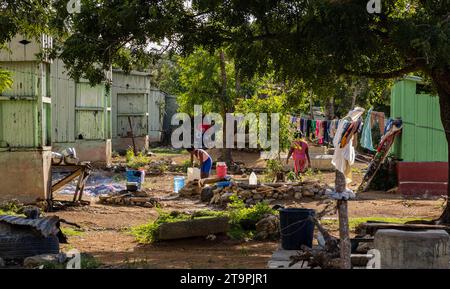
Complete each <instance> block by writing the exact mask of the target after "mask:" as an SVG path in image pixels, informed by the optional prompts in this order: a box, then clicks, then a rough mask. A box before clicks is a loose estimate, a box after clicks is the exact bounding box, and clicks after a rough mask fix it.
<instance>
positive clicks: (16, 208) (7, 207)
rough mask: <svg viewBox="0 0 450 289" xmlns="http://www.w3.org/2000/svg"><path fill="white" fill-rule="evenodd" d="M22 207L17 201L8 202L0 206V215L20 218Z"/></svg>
mask: <svg viewBox="0 0 450 289" xmlns="http://www.w3.org/2000/svg"><path fill="white" fill-rule="evenodd" d="M22 210H23V205H22V204H21V203H20V202H18V201H9V202H5V203H2V204H1V205H0V215H11V216H20V215H22Z"/></svg>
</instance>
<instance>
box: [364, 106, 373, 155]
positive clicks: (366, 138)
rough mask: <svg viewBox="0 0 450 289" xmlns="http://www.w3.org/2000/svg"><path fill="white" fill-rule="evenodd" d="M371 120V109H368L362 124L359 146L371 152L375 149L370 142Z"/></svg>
mask: <svg viewBox="0 0 450 289" xmlns="http://www.w3.org/2000/svg"><path fill="white" fill-rule="evenodd" d="M371 118H372V108H371V109H369V111H368V112H367V116H366V120H365V122H364V127H363V131H362V135H361V146H362V147H363V148H365V149H368V150H369V151H372V152H373V151H375V149H374V148H373V142H372V125H371Z"/></svg>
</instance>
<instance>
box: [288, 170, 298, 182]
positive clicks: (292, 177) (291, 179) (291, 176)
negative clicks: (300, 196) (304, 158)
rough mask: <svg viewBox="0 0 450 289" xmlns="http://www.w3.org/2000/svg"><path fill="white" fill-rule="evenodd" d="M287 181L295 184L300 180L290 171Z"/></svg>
mask: <svg viewBox="0 0 450 289" xmlns="http://www.w3.org/2000/svg"><path fill="white" fill-rule="evenodd" d="M286 179H287V180H288V181H291V182H294V181H297V180H298V177H297V175H296V174H295V172H293V171H289V172H288V173H287V174H286Z"/></svg>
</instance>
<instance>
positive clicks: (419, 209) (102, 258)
mask: <svg viewBox="0 0 450 289" xmlns="http://www.w3.org/2000/svg"><path fill="white" fill-rule="evenodd" d="M167 158H169V159H171V160H173V161H175V162H177V163H181V162H182V161H184V160H187V159H189V156H188V155H187V154H165V153H161V154H156V155H155V156H153V157H152V159H167ZM234 158H235V159H236V160H239V161H241V162H242V161H243V162H245V163H246V165H247V167H263V166H264V161H263V160H260V159H259V157H258V155H257V154H254V153H253V154H252V153H239V152H235V153H234ZM117 161H119V159H118V160H117ZM365 167H366V164H362V163H357V164H356V165H355V169H354V174H353V182H352V183H351V184H350V188H352V189H356V187H357V186H358V184H359V182H360V181H361V179H362V176H363V170H364V168H365ZM174 175H175V174H173V173H167V174H164V175H162V176H147V177H146V181H145V184H144V186H145V187H146V188H148V189H150V190H151V191H152V192H154V196H155V197H159V198H162V199H163V201H162V202H161V203H162V207H163V209H167V210H187V211H192V210H197V209H201V208H205V207H206V205H205V204H204V203H201V202H200V201H199V200H197V199H181V198H177V199H170V197H172V196H173V195H174V194H173V193H172V186H173V177H174ZM306 178H307V179H311V180H320V181H321V182H324V183H327V184H332V183H333V182H334V173H333V172H316V173H315V174H314V175H312V176H309V177H306ZM67 197H68V196H61V195H57V196H56V199H64V198H67ZM85 199H86V200H89V197H86V198H85ZM164 199H167V200H164ZM279 203H280V204H282V205H285V206H290V207H304V208H312V209H316V210H318V211H320V210H321V209H322V208H323V207H324V205H323V204H322V203H321V201H320V200H316V199H308V198H304V199H301V200H297V201H294V200H288V201H280V202H279ZM442 205H443V200H441V199H433V200H429V199H427V200H425V199H423V200H421V199H414V200H411V199H408V200H406V199H404V198H402V197H401V196H399V195H396V194H389V193H386V192H366V193H362V194H360V195H358V197H357V199H356V200H353V201H351V202H349V216H350V217H351V218H359V217H381V218H434V217H437V216H438V215H439V213H440V212H441V210H442ZM48 214H49V215H57V216H59V217H61V218H62V219H64V220H67V221H69V222H74V223H77V224H79V225H80V226H81V228H82V232H81V233H79V234H74V235H72V234H69V237H68V238H69V244H65V245H63V246H62V249H63V250H69V249H71V248H76V249H78V250H79V251H81V252H83V253H88V254H91V255H93V256H94V257H95V258H96V259H97V260H98V261H99V262H100V263H102V264H103V265H102V267H106V268H265V266H266V264H267V261H268V260H269V259H270V256H271V255H272V253H273V251H275V250H276V249H277V248H278V246H279V244H278V242H273V241H267V242H255V241H250V242H240V241H234V240H230V239H229V238H227V237H225V236H218V237H217V238H216V239H215V240H207V239H206V238H195V239H188V240H177V241H171V242H161V243H157V244H152V245H140V244H138V243H137V242H136V241H135V240H134V237H133V236H132V235H131V234H130V233H129V229H130V228H131V227H133V226H136V225H141V224H145V223H148V222H149V221H151V220H154V219H155V218H156V217H157V215H158V214H157V212H156V209H154V208H143V207H128V206H112V205H102V204H97V203H95V199H91V205H90V206H85V207H74V208H68V209H66V210H64V211H59V212H55V213H48ZM336 217H337V216H336V215H329V216H327V218H328V219H331V220H332V219H335V218H336ZM64 226H67V225H64ZM329 229H331V231H332V233H336V232H335V228H332V227H330V228H329Z"/></svg>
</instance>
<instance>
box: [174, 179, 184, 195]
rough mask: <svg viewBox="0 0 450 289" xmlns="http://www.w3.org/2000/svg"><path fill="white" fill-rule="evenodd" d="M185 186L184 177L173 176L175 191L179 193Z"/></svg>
mask: <svg viewBox="0 0 450 289" xmlns="http://www.w3.org/2000/svg"><path fill="white" fill-rule="evenodd" d="M183 187H184V177H174V178H173V191H174V192H175V193H178V192H179V191H180V190H181V189H182V188H183Z"/></svg>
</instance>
